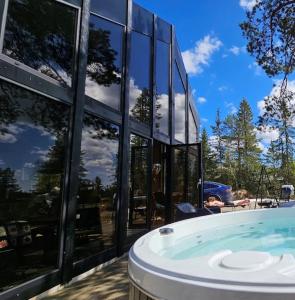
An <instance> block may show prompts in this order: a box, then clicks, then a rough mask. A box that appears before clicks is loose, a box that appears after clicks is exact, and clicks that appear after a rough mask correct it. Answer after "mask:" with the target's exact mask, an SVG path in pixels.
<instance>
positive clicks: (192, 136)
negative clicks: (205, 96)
mask: <svg viewBox="0 0 295 300" xmlns="http://www.w3.org/2000/svg"><path fill="white" fill-rule="evenodd" d="M188 117H189V118H188V126H189V129H188V134H189V136H188V139H189V143H195V142H196V141H197V140H198V129H197V126H196V123H195V121H194V117H193V113H192V111H191V108H190V109H189V116H188Z"/></svg>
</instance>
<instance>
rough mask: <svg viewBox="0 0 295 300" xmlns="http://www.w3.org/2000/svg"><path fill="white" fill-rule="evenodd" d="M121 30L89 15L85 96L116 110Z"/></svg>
mask: <svg viewBox="0 0 295 300" xmlns="http://www.w3.org/2000/svg"><path fill="white" fill-rule="evenodd" d="M122 42H123V27H122V26H119V25H116V24H114V23H112V22H109V21H106V20H103V19H101V18H99V17H96V16H92V15H91V16H90V24H89V46H88V61H87V72H86V87H85V92H86V95H87V96H89V97H92V98H94V99H96V100H99V101H100V102H103V103H104V104H106V105H109V106H111V107H113V108H114V109H117V110H120V102H121V101H120V98H121V75H122V74H121V73H122Z"/></svg>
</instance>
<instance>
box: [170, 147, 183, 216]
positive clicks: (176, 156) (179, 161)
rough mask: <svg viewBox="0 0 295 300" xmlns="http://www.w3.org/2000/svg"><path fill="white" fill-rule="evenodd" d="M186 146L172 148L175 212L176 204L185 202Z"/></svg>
mask: <svg viewBox="0 0 295 300" xmlns="http://www.w3.org/2000/svg"><path fill="white" fill-rule="evenodd" d="M185 173H186V146H175V147H174V148H173V165H172V205H173V209H174V213H175V209H176V205H177V204H179V203H182V202H186V187H185V185H186V182H185Z"/></svg>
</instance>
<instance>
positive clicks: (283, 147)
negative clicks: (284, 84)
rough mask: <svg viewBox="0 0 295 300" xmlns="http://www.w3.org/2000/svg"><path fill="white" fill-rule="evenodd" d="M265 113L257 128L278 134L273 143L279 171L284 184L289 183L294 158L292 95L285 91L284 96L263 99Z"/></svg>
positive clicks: (294, 134) (294, 136)
mask: <svg viewBox="0 0 295 300" xmlns="http://www.w3.org/2000/svg"><path fill="white" fill-rule="evenodd" d="M264 101H265V107H266V109H265V111H264V113H263V115H262V116H260V118H259V128H260V130H264V129H265V128H270V129H272V130H277V131H278V132H279V138H278V139H277V140H276V141H275V142H274V145H275V148H276V151H278V152H279V153H280V157H279V161H280V169H281V173H282V176H283V179H284V181H285V182H291V180H292V179H291V178H292V177H293V174H292V171H291V170H292V163H293V156H294V142H293V140H294V138H295V128H294V127H293V122H294V113H295V110H294V107H293V106H294V105H293V101H294V93H293V92H291V91H288V90H286V92H285V93H284V96H281V95H278V96H277V95H272V96H269V97H266V98H265V100H264Z"/></svg>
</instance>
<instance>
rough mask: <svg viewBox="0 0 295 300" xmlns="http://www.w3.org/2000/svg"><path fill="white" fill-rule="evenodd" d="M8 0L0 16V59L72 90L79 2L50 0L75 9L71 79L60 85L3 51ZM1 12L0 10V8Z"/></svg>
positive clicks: (79, 10)
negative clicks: (69, 83) (67, 83)
mask: <svg viewBox="0 0 295 300" xmlns="http://www.w3.org/2000/svg"><path fill="white" fill-rule="evenodd" d="M9 1H10V0H4V9H3V13H2V20H1V18H0V24H1V30H0V61H4V62H6V63H8V64H10V65H12V66H17V68H19V69H21V70H23V71H25V72H28V73H30V74H33V75H34V76H36V77H37V78H40V79H41V80H44V81H46V82H48V83H51V84H52V85H55V86H58V87H60V88H61V89H65V90H73V89H74V86H75V83H76V81H77V78H76V74H77V69H76V66H77V59H78V49H79V39H80V27H81V15H82V12H81V6H79V5H78V3H77V2H80V1H79V0H67V1H65V0H51V1H54V2H58V3H60V4H63V5H66V6H69V7H71V8H73V9H76V20H75V21H76V22H75V23H76V24H75V42H74V55H73V62H72V74H71V75H72V79H71V85H70V86H68V87H67V86H63V85H61V84H60V83H59V82H58V81H57V80H55V79H53V78H51V77H49V76H47V75H45V74H43V73H41V72H39V71H37V70H35V69H34V68H31V67H29V66H28V65H26V64H24V63H22V62H20V61H17V60H15V59H13V58H11V57H9V56H7V55H5V54H4V53H3V46H4V36H5V29H6V20H7V14H8V6H9ZM0 13H1V10H0Z"/></svg>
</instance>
